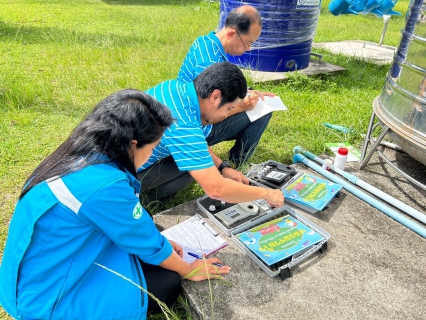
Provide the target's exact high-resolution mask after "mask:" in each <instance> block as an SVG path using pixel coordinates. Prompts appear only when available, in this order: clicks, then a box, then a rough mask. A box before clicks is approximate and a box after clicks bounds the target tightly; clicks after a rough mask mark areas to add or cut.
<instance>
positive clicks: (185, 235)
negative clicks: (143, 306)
mask: <svg viewBox="0 0 426 320" xmlns="http://www.w3.org/2000/svg"><path fill="white" fill-rule="evenodd" d="M161 234H162V235H163V236H165V237H166V238H167V239H169V240H173V241H174V242H176V243H177V244H178V245H180V246H181V247H182V249H183V251H184V254H183V260H185V261H186V262H188V263H191V262H193V261H194V260H195V258H194V257H192V256H190V255H189V254H188V252H192V253H195V254H197V255H199V256H202V255H203V254H206V255H208V254H211V253H213V252H215V251H217V250H219V249H220V248H223V247H225V246H227V245H228V242H227V241H226V240H225V239H224V238H223V237H222V236H221V235H220V234H218V233H217V232H216V231H215V230H213V229H212V228H211V227H210V226H209V225H208V224H207V222H206V221H205V220H204V219H203V218H202V217H201V216H200V215H199V214H196V215H195V216H193V217H191V218H189V219H187V220H185V221H183V222H180V223H178V224H177V225H174V226H173V227H171V228H168V229H166V230H164V231H162V232H161Z"/></svg>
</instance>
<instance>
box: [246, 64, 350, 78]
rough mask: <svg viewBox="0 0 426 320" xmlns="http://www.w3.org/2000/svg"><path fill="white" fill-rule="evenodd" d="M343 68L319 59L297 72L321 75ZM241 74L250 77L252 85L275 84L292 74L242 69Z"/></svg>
mask: <svg viewBox="0 0 426 320" xmlns="http://www.w3.org/2000/svg"><path fill="white" fill-rule="evenodd" d="M344 70H345V68H343V67H340V66H337V65H335V64H331V63H328V62H324V61H320V60H319V59H311V60H310V61H309V66H308V67H307V68H306V69H302V70H299V71H297V72H298V73H300V74H304V75H308V76H309V75H316V74H322V73H330V72H340V71H344ZM243 72H244V74H245V75H246V76H248V77H250V78H251V79H252V80H253V82H254V83H261V82H271V81H272V82H277V81H281V80H284V79H285V78H287V77H288V76H289V75H290V74H292V73H294V72H264V71H257V70H246V69H243Z"/></svg>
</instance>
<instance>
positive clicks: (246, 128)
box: [206, 112, 272, 166]
mask: <svg viewBox="0 0 426 320" xmlns="http://www.w3.org/2000/svg"><path fill="white" fill-rule="evenodd" d="M271 117H272V113H268V114H266V115H264V116H263V117H261V118H259V119H257V120H256V121H253V122H250V119H249V118H248V116H247V114H246V113H245V112H240V113H237V114H235V115H233V116H232V117H229V118H227V119H225V120H223V121H221V122H218V123H215V124H214V125H213V128H212V131H211V132H210V134H209V136H208V137H207V138H206V141H207V144H208V145H209V146H214V145H215V144H217V143H219V142H222V141H229V140H235V143H234V146H233V147H232V148H231V150H229V153H228V157H229V160H230V161H232V162H233V163H234V164H235V165H236V166H239V165H241V164H243V163H244V162H246V161H247V160H248V159H249V158H250V157H251V156H252V154H253V152H254V150H255V149H256V147H257V145H258V143H259V140H260V137H261V136H262V134H263V131H265V129H266V127H267V125H268V123H269V120H270V119H271Z"/></svg>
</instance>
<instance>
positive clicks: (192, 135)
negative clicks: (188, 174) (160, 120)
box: [164, 124, 214, 171]
mask: <svg viewBox="0 0 426 320" xmlns="http://www.w3.org/2000/svg"><path fill="white" fill-rule="evenodd" d="M164 137H165V139H166V141H167V146H166V147H167V149H168V150H169V151H170V153H171V155H172V156H173V159H174V160H175V162H176V164H177V166H178V168H179V170H180V171H189V170H200V169H206V168H210V167H212V166H214V163H213V159H212V157H211V155H210V153H209V151H208V146H207V142H206V139H205V137H204V134H203V131H202V129H201V128H199V127H196V126H194V125H192V124H188V125H183V126H179V127H177V128H175V129H174V130H173V131H172V132H166V133H165V134H164Z"/></svg>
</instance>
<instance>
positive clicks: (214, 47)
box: [177, 31, 228, 137]
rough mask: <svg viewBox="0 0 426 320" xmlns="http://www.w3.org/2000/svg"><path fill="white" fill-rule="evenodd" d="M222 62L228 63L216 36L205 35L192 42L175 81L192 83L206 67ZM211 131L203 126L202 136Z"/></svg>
mask: <svg viewBox="0 0 426 320" xmlns="http://www.w3.org/2000/svg"><path fill="white" fill-rule="evenodd" d="M224 61H228V57H227V56H226V52H225V48H224V47H223V45H222V43H221V42H220V40H219V38H218V37H217V36H216V33H215V32H214V31H212V32H210V33H209V34H207V35H204V36H201V37H198V38H197V39H196V40H195V41H194V43H193V44H192V46H191V48H189V51H188V54H187V55H186V57H185V60H183V63H182V66H181V67H180V70H179V73H178V77H177V79H178V80H179V81H182V82H185V83H189V82H191V81H194V79H195V78H196V77H197V76H198V75H199V74H200V73H201V72H203V70H204V69H205V68H207V67H208V66H210V65H212V64H213V63H217V62H224ZM211 130H212V125H211V124H208V125H206V126H204V127H203V132H204V135H205V136H206V137H207V136H208V135H209V134H210V132H211Z"/></svg>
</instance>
